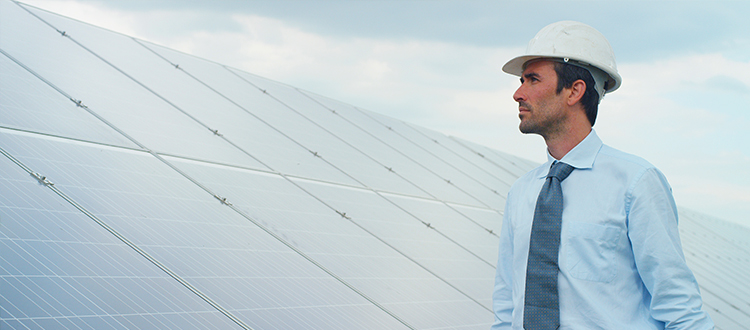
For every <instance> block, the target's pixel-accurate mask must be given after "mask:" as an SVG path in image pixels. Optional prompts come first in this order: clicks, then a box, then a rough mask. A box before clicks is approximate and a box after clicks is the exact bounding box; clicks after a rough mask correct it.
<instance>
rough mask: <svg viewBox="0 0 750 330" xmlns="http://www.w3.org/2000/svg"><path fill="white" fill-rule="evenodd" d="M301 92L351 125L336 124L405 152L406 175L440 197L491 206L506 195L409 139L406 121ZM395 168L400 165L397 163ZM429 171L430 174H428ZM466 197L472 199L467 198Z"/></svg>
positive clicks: (445, 199)
mask: <svg viewBox="0 0 750 330" xmlns="http://www.w3.org/2000/svg"><path fill="white" fill-rule="evenodd" d="M301 92H302V93H303V94H305V95H307V96H308V97H310V98H312V99H314V100H315V101H316V102H319V103H320V104H322V105H323V106H324V107H326V109H330V110H333V111H335V113H336V114H337V115H338V117H341V118H342V121H344V122H346V123H347V124H348V125H333V126H334V127H337V128H338V127H340V126H353V127H357V128H358V129H359V130H361V131H364V132H365V134H367V135H371V136H375V137H376V138H377V139H378V140H379V141H381V144H382V145H385V146H387V147H388V148H392V149H393V150H395V151H396V152H397V153H398V154H399V155H402V157H401V158H403V159H404V160H406V159H408V160H409V161H408V162H402V163H404V165H405V166H403V167H405V168H406V169H408V171H407V172H406V174H405V176H406V177H407V178H414V179H413V180H414V181H415V182H417V183H420V184H422V185H423V186H424V187H426V189H427V190H428V192H430V193H431V194H433V195H435V196H437V197H438V199H440V200H444V201H449V202H452V203H464V204H469V205H475V206H489V205H492V204H495V203H496V202H497V200H498V198H504V196H500V195H499V194H497V193H495V192H493V190H496V188H494V187H492V186H491V185H492V183H490V185H487V184H485V182H483V181H481V180H479V179H476V178H474V177H471V176H469V175H468V174H467V173H466V172H464V168H460V167H458V166H456V165H454V164H452V163H449V162H447V161H446V160H444V159H442V158H440V155H439V154H434V153H432V152H431V150H430V149H426V148H425V147H423V146H422V145H420V144H418V143H416V142H415V141H412V140H410V139H409V137H408V136H407V135H403V134H401V133H400V131H402V130H403V129H399V127H401V126H402V125H403V123H401V122H400V121H398V120H396V119H393V118H388V117H383V116H378V119H376V117H374V116H368V115H367V113H368V112H367V111H364V110H360V109H357V108H355V107H353V106H351V105H348V104H345V103H342V102H339V101H335V100H331V99H328V98H325V97H322V96H320V95H315V94H313V93H310V92H305V91H301ZM359 134H360V135H361V134H362V132H359ZM418 141H422V142H426V144H428V145H429V144H434V142H432V141H427V140H426V139H425V138H424V137H419V139H418ZM449 159H451V158H449ZM396 168H401V167H399V166H396ZM427 174H431V175H429V176H428V175H427ZM435 177H437V178H438V179H439V180H438V181H439V183H435V182H432V181H431V180H432V179H434V178H435ZM448 181H449V182H448ZM423 182H425V183H423ZM467 198H469V200H468V201H467Z"/></svg>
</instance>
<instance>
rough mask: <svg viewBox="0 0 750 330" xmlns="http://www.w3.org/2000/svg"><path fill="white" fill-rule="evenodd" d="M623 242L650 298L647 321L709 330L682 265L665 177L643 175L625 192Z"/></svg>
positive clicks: (668, 326)
mask: <svg viewBox="0 0 750 330" xmlns="http://www.w3.org/2000/svg"><path fill="white" fill-rule="evenodd" d="M627 202H628V204H629V205H628V206H629V207H628V209H627V210H628V236H629V238H630V242H631V246H632V248H633V254H634V257H635V263H636V267H637V268H638V273H639V274H640V276H641V279H642V280H643V283H644V285H645V286H646V288H647V290H648V291H649V293H650V294H651V302H650V306H649V307H650V311H651V316H652V317H653V318H654V319H656V320H659V321H661V322H664V326H665V329H684V330H688V329H695V330H698V329H700V330H706V329H713V328H714V324H713V321H711V318H710V317H709V316H708V314H707V313H706V312H705V311H703V310H702V309H701V306H702V300H701V297H700V292H699V288H698V283H697V282H696V280H695V277H694V276H693V273H692V272H691V271H690V269H689V268H688V267H687V264H686V263H685V257H684V255H683V252H682V245H681V243H680V237H679V232H678V229H677V207H676V205H675V202H674V198H673V197H672V190H671V188H670V186H669V184H668V183H667V180H666V178H665V177H664V175H663V174H662V173H661V172H659V171H658V170H657V169H655V168H648V169H645V170H644V172H643V173H642V175H640V176H638V177H637V178H636V179H635V181H634V182H633V184H632V185H631V187H630V188H629V190H628V200H627Z"/></svg>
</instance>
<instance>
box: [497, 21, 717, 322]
mask: <svg viewBox="0 0 750 330" xmlns="http://www.w3.org/2000/svg"><path fill="white" fill-rule="evenodd" d="M526 52H527V54H526V55H524V56H519V57H516V58H514V59H512V60H511V61H509V62H508V63H507V64H505V66H503V71H505V72H507V73H510V74H513V75H517V76H520V77H521V87H519V88H518V90H517V91H516V92H515V94H514V95H513V99H514V100H515V101H516V102H518V104H519V107H518V109H519V117H520V119H521V123H520V125H519V128H520V130H521V132H523V133H527V134H528V133H534V134H539V135H541V136H542V137H543V138H544V141H545V142H546V144H547V151H548V162H547V163H545V164H543V165H541V166H540V167H538V168H536V169H534V170H532V171H531V172H529V173H527V174H526V175H524V176H523V177H521V178H519V179H518V181H516V183H514V184H513V187H512V188H511V190H510V192H509V193H508V199H507V204H506V206H505V214H504V219H503V227H502V232H501V234H500V253H499V257H498V264H497V275H496V278H495V290H494V294H493V308H494V310H495V323H494V325H493V326H492V329H493V330H500V329H527V330H532V329H557V328H558V327H559V329H575V330H581V329H606V330H614V329H627V330H632V329H637V330H648V329H701V330H705V329H713V327H714V325H713V322H712V321H711V319H710V318H709V316H708V315H707V314H706V313H705V312H704V311H702V310H701V305H702V301H701V298H700V293H699V289H698V285H697V283H696V281H695V278H694V276H693V274H692V272H691V271H690V270H689V269H688V267H687V266H686V264H685V258H684V255H683V252H682V246H681V244H680V238H679V233H678V230H677V209H676V206H675V204H674V200H673V198H672V192H671V188H670V186H669V184H668V183H667V180H666V179H665V178H664V176H663V175H662V173H661V172H659V170H657V169H656V168H654V167H653V166H652V165H651V164H649V163H648V162H646V161H644V160H643V159H641V158H638V157H635V156H632V155H629V154H626V153H623V152H620V151H617V150H615V149H613V148H610V147H608V146H606V145H603V144H602V142H601V140H600V139H599V137H598V136H597V135H596V132H595V131H594V130H593V129H592V126H593V125H594V122H595V119H596V114H597V108H598V104H599V101H600V100H601V98H602V97H603V96H604V94H605V93H608V92H612V91H614V90H615V89H617V88H618V87H619V86H620V83H621V78H620V75H619V74H618V73H617V67H616V66H615V60H614V53H613V52H612V48H611V47H610V45H609V42H608V41H607V40H606V38H604V36H603V35H602V34H601V33H599V32H598V31H596V30H595V29H593V28H592V27H590V26H588V25H585V24H582V23H578V22H569V21H565V22H558V23H554V24H551V25H549V26H547V27H545V28H543V29H542V30H541V31H540V32H539V33H538V34H537V35H536V37H534V39H532V40H531V41H530V42H529V45H528V48H527V50H526ZM548 174H549V175H548ZM548 176H549V177H548Z"/></svg>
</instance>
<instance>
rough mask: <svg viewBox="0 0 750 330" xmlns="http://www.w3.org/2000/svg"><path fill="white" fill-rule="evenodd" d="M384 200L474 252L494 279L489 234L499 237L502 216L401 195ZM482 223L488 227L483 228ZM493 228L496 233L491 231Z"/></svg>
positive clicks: (493, 244) (494, 240)
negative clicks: (489, 269) (488, 267)
mask: <svg viewBox="0 0 750 330" xmlns="http://www.w3.org/2000/svg"><path fill="white" fill-rule="evenodd" d="M384 197H386V198H388V200H390V201H391V202H392V203H394V204H395V205H398V207H399V208H402V209H404V210H405V211H406V212H408V213H410V214H412V215H414V216H416V217H417V218H419V219H422V220H423V221H425V222H428V223H430V225H431V226H433V227H435V229H437V230H439V231H440V232H441V233H443V234H445V235H446V236H448V237H449V238H450V239H451V240H453V241H455V242H456V243H457V244H459V245H460V246H462V247H464V248H466V249H467V250H469V251H471V252H472V253H474V254H475V255H476V256H477V257H478V258H480V259H481V260H482V261H484V262H486V263H487V264H488V265H489V266H490V268H492V269H491V270H492V273H493V274H492V275H491V276H490V277H493V278H494V265H495V263H496V259H497V247H498V244H499V240H498V236H497V235H493V233H495V234H499V228H500V227H502V216H501V215H500V214H499V213H497V212H496V211H494V210H489V209H479V208H472V207H459V206H453V205H446V204H444V203H439V202H434V201H428V200H421V199H416V198H405V197H402V196H388V195H386V196H384ZM485 223H487V224H489V227H486V226H484V225H483V224H485ZM493 228H497V230H498V231H497V232H495V229H493ZM490 230H492V233H490ZM485 275H487V274H485Z"/></svg>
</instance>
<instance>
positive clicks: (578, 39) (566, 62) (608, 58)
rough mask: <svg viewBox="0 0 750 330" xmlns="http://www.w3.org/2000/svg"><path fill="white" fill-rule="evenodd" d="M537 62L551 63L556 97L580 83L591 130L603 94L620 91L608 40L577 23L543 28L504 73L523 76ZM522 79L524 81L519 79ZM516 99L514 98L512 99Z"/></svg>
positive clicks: (508, 64) (567, 22) (588, 27)
mask: <svg viewBox="0 0 750 330" xmlns="http://www.w3.org/2000/svg"><path fill="white" fill-rule="evenodd" d="M540 60H548V61H552V62H553V63H555V64H554V66H555V71H556V73H557V76H558V80H559V87H558V89H557V90H558V93H559V92H560V91H562V89H563V88H567V87H570V86H572V84H573V83H574V82H575V81H578V80H581V81H583V82H584V83H585V85H586V90H588V91H587V92H586V93H585V95H584V96H583V97H582V98H581V102H582V104H581V105H582V106H583V109H584V110H585V111H586V116H587V117H588V119H589V122H590V123H591V125H592V126H593V124H594V122H595V120H596V114H597V108H598V104H599V102H600V101H601V99H602V98H603V97H604V94H606V93H609V92H612V91H614V90H616V89H617V88H618V87H620V83H621V81H622V79H621V78H620V75H619V74H618V73H617V66H616V64H615V57H614V52H613V51H612V47H611V46H610V45H609V42H608V41H607V39H606V38H605V37H604V36H603V35H602V34H601V33H600V32H599V31H597V30H596V29H594V28H592V27H590V26H588V25H586V24H583V23H579V22H572V21H562V22H557V23H553V24H550V25H548V26H546V27H544V28H543V29H542V30H540V31H539V33H537V35H536V36H535V37H534V38H533V39H531V41H529V45H528V47H527V48H526V54H525V55H522V56H518V57H516V58H514V59H512V60H510V61H508V63H506V64H505V65H504V66H503V71H505V72H507V73H510V74H513V75H516V76H522V74H523V72H524V70H525V69H526V68H527V67H528V66H529V65H531V64H532V63H534V62H536V61H540ZM522 78H523V77H522ZM514 98H515V96H514Z"/></svg>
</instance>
